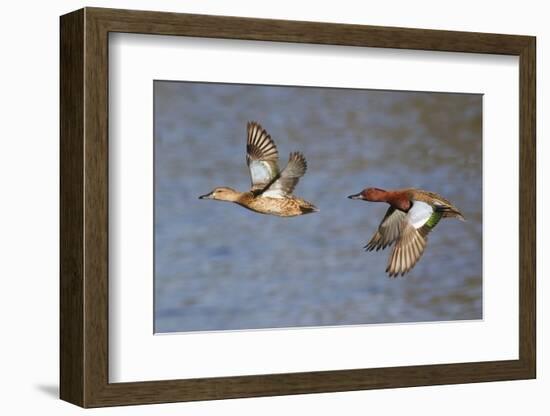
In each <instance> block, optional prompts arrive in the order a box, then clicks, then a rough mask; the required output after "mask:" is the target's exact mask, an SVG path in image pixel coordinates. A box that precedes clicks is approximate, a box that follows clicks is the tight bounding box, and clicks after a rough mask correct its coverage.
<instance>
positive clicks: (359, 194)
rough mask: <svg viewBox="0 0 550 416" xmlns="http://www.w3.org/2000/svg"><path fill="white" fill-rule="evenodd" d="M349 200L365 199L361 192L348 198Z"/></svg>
mask: <svg viewBox="0 0 550 416" xmlns="http://www.w3.org/2000/svg"><path fill="white" fill-rule="evenodd" d="M348 198H349V199H363V195H361V192H359V193H358V194H353V195H350V196H348Z"/></svg>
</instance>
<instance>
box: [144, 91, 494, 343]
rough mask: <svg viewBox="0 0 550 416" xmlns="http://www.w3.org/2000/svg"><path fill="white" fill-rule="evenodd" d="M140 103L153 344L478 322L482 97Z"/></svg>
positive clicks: (232, 96) (179, 95)
mask: <svg viewBox="0 0 550 416" xmlns="http://www.w3.org/2000/svg"><path fill="white" fill-rule="evenodd" d="M153 93H154V332H155V333H184V332H192V331H231V330H253V329H277V328H308V327H311V328H314V327H323V326H345V325H372V324H400V323H415V322H442V321H445V322H448V321H465V320H480V319H483V304H482V298H483V296H482V294H483V293H482V286H483V285H482V282H483V280H482V278H483V276H482V258H483V253H482V228H483V227H482V205H483V200H482V193H483V192H482V185H483V169H482V141H483V139H482V107H483V105H482V103H483V95H482V94H467V93H454V92H430V91H393V90H369V89H349V88H334V87H322V86H319V87H304V86H291V85H288V86H287V85H284V86H283V85H249V84H230V83H213V82H187V81H172V80H155V81H153Z"/></svg>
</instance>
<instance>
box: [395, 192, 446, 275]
mask: <svg viewBox="0 0 550 416" xmlns="http://www.w3.org/2000/svg"><path fill="white" fill-rule="evenodd" d="M442 217H443V212H442V211H440V210H439V209H437V207H436V208H434V206H432V205H430V204H428V203H426V202H423V201H413V204H412V207H411V209H409V212H408V213H407V214H406V215H405V217H404V218H403V219H402V221H401V223H400V225H399V233H398V238H397V240H396V243H395V247H394V248H393V251H392V253H391V255H390V258H389V260H388V267H387V268H386V272H387V273H388V274H389V275H390V277H396V276H399V275H401V276H403V275H404V274H405V273H407V272H408V271H410V270H411V269H412V268H413V267H414V266H415V265H416V263H418V260H420V257H422V254H423V253H424V249H425V248H426V245H427V243H428V239H427V236H428V234H429V233H430V231H431V230H432V229H433V228H434V227H435V226H436V225H437V223H438V222H439V220H440V219H441V218H442Z"/></svg>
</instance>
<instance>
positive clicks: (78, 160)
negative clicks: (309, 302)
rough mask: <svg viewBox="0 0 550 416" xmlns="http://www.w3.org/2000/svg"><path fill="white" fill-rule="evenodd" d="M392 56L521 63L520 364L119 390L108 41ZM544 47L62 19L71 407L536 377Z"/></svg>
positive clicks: (94, 16) (172, 18)
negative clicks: (287, 46) (460, 56)
mask: <svg viewBox="0 0 550 416" xmlns="http://www.w3.org/2000/svg"><path fill="white" fill-rule="evenodd" d="M109 32H127V33H143V34H152V35H153V34H156V35H176V36H195V37H209V38H225V39H247V40H259V41H276V42H298V43H315V44H330V45H347V46H357V47H365V46H368V47H384V48H398V49H420V50H432V51H449V52H471V53H488V54H505V55H517V56H519V57H520V109H519V111H520V189H519V191H520V192H521V198H520V217H521V219H520V270H519V285H520V291H519V293H520V299H519V300H520V317H519V318H520V320H519V322H520V328H519V331H520V344H519V353H520V357H519V359H518V360H510V361H492V362H475V363H460V364H445V365H425V366H408V367H392V368H373V369H354V370H338V371H324V372H308V373H290V374H266V375H254V376H239V377H219V378H204V379H188V380H169V381H147V382H139V383H109V381H108V360H109V355H108V307H109V302H108V294H109V293H108V286H109V277H108V221H109V216H108V33H109ZM535 49H536V48H535V39H534V38H533V37H528V36H515V35H514V36H511V35H499V34H485V33H466V32H450V31H435V30H421V29H404V28H387V27H376V26H360V25H342V24H325V23H315V22H294V21H281V20H267V19H250V18H238V17H222V16H203V15H188V14H176V13H159V12H145V11H129V10H113V9H97V8H86V9H83V10H79V11H76V12H73V13H71V14H68V15H65V16H63V17H62V18H61V397H62V398H63V399H64V400H67V401H69V402H71V403H75V404H78V405H80V406H83V407H98V406H114V405H128V404H144V403H161V402H176V401H190V400H212V399H225V398H236V397H254V396H268V395H283V394H304V393H320V392H332V391H348V390H361V389H377V388H397V387H409V386H421V385H435V384H451V383H470V382H483V381H498V380H514V379H525V378H533V377H535V374H536V372H535V368H536V361H535V356H536V350H535V341H536V337H535V242H536V239H535V221H536V217H535V214H536V211H535V202H536V194H535V104H536V100H535Z"/></svg>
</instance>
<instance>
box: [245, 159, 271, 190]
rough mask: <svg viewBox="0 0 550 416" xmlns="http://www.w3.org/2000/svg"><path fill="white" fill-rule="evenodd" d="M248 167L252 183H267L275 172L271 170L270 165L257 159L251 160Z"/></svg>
mask: <svg viewBox="0 0 550 416" xmlns="http://www.w3.org/2000/svg"><path fill="white" fill-rule="evenodd" d="M249 169H250V176H251V177H252V183H253V184H265V183H269V181H271V179H272V178H273V176H275V174H276V172H272V169H271V166H269V164H268V163H265V162H262V161H258V160H254V161H251V162H250V165H249Z"/></svg>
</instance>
